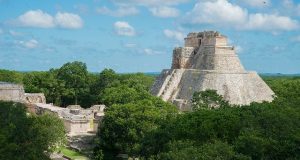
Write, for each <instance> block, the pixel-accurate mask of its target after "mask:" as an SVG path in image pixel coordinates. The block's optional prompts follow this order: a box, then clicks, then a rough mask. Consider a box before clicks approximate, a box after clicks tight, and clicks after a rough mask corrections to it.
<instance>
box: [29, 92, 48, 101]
mask: <svg viewBox="0 0 300 160" xmlns="http://www.w3.org/2000/svg"><path fill="white" fill-rule="evenodd" d="M24 97H25V102H26V103H46V97H45V95H44V93H25V94H24Z"/></svg>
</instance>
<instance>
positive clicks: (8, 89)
mask: <svg viewBox="0 0 300 160" xmlns="http://www.w3.org/2000/svg"><path fill="white" fill-rule="evenodd" d="M0 100H2V101H14V102H23V100H24V88H23V86H22V85H18V84H13V83H7V82H0Z"/></svg>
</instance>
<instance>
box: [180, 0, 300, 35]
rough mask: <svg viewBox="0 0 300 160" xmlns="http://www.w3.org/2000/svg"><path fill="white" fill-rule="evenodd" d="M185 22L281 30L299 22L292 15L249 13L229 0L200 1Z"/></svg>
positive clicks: (245, 28)
mask: <svg viewBox="0 0 300 160" xmlns="http://www.w3.org/2000/svg"><path fill="white" fill-rule="evenodd" d="M185 19H187V20H189V21H186V22H185V23H192V24H211V25H216V26H221V27H223V26H227V27H232V28H235V29H240V30H263V31H271V32H274V31H280V30H285V31H289V30H295V29H297V28H299V23H298V21H296V20H293V19H291V18H290V17H286V16H280V15H277V14H262V13H255V14H248V11H247V10H246V9H243V8H241V7H240V6H238V5H235V4H232V3H230V2H228V1H227V0H215V1H205V2H198V3H196V5H195V6H194V8H193V10H192V11H191V12H189V13H187V15H186V17H185Z"/></svg>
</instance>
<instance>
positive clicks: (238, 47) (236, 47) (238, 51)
mask: <svg viewBox="0 0 300 160" xmlns="http://www.w3.org/2000/svg"><path fill="white" fill-rule="evenodd" d="M235 50H236V52H237V53H238V54H239V53H242V52H243V48H242V46H239V45H237V46H235Z"/></svg>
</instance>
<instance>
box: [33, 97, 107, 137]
mask: <svg viewBox="0 0 300 160" xmlns="http://www.w3.org/2000/svg"><path fill="white" fill-rule="evenodd" d="M34 107H35V113H36V114H38V115H41V114H44V113H53V114H55V115H57V116H58V117H59V118H61V119H62V120H63V122H64V126H65V129H66V132H67V133H68V135H69V136H76V135H87V134H94V133H96V132H97V130H98V125H99V123H100V122H101V120H102V119H103V117H104V109H105V105H93V106H92V107H90V108H86V109H84V108H81V106H80V105H69V106H68V107H67V108H62V107H57V106H54V105H52V104H44V103H36V104H34Z"/></svg>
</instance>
